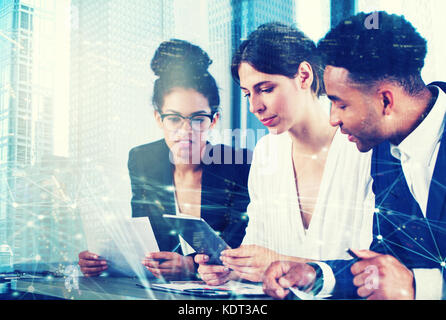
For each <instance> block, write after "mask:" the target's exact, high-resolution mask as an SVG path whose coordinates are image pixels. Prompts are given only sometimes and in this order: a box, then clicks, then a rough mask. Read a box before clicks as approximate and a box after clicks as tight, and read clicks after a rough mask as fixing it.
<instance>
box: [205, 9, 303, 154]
mask: <svg viewBox="0 0 446 320" xmlns="http://www.w3.org/2000/svg"><path fill="white" fill-rule="evenodd" d="M295 7H296V6H295V2H294V0H284V1H275V0H210V1H209V3H208V10H209V41H210V44H209V47H210V50H209V51H210V52H209V53H210V56H211V57H212V59H213V60H214V64H215V65H216V66H214V69H213V70H216V71H214V74H215V76H216V78H217V81H218V83H219V85H220V88H221V95H222V103H221V105H222V108H230V113H229V112H227V110H226V111H225V113H226V115H227V117H226V119H223V121H226V122H228V123H225V125H224V127H225V128H232V129H246V128H250V129H265V127H264V126H263V125H262V124H261V123H260V122H259V121H258V120H257V119H256V118H255V116H254V115H252V114H250V112H249V110H248V106H247V102H246V99H242V97H241V93H240V88H239V86H238V84H237V83H235V82H234V81H233V80H232V77H231V73H230V65H231V59H232V54H233V53H234V51H235V50H236V49H237V48H238V47H239V45H240V44H241V42H242V41H243V40H244V39H246V38H247V36H248V34H249V33H251V32H252V31H254V30H255V29H256V28H257V27H258V26H260V25H261V24H264V23H268V22H281V23H286V24H293V23H295V16H296V10H295ZM265 132H266V130H265ZM225 142H226V143H231V141H225ZM248 147H251V148H253V147H254V146H253V145H252V146H248Z"/></svg>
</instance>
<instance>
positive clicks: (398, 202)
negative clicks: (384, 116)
mask: <svg viewBox="0 0 446 320" xmlns="http://www.w3.org/2000/svg"><path fill="white" fill-rule="evenodd" d="M371 174H372V177H373V180H374V181H373V192H374V193H375V204H376V205H375V207H376V210H375V214H374V221H373V242H372V245H371V247H370V250H372V251H376V252H379V253H383V254H390V255H392V256H394V257H395V258H397V259H398V260H399V261H400V262H402V263H403V264H404V265H405V266H406V267H408V268H409V269H414V268H439V269H443V268H444V267H443V266H441V265H440V263H441V262H442V261H444V260H445V258H446V232H445V230H446V229H445V227H446V135H445V134H444V133H443V136H442V139H441V143H440V149H439V152H438V156H437V161H436V163H435V169H434V173H433V176H432V182H431V185H430V188H429V197H428V203H427V211H426V218H425V217H424V216H423V213H422V211H421V209H420V207H419V205H418V203H417V202H416V200H415V199H414V198H413V196H412V194H411V192H410V190H409V187H408V185H407V182H406V179H405V177H404V173H403V170H402V167H401V163H400V161H399V160H398V159H396V158H394V157H393V156H392V155H391V153H390V144H389V142H384V143H382V144H380V145H378V146H377V147H375V148H374V149H373V156H372V171H371ZM354 262H356V260H352V261H348V262H347V261H343V260H339V261H329V262H328V264H329V265H330V266H331V267H332V269H333V271H334V273H335V276H336V286H335V290H334V292H333V296H334V297H338V298H358V296H357V294H356V290H357V288H356V287H355V286H353V276H352V274H351V272H350V267H351V265H352V264H353V263H354ZM445 271H446V270H444V269H443V273H442V274H443V279H446V278H445V276H446V272H445Z"/></svg>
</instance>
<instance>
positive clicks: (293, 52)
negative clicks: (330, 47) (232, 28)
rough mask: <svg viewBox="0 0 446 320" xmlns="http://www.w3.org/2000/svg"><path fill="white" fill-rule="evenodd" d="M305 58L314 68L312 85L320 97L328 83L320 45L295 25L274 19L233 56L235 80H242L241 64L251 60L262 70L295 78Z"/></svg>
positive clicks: (233, 75) (251, 35)
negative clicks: (240, 74) (321, 58)
mask: <svg viewBox="0 0 446 320" xmlns="http://www.w3.org/2000/svg"><path fill="white" fill-rule="evenodd" d="M303 61H307V62H308V63H309V64H310V65H311V67H312V69H313V83H312V84H311V89H312V90H313V92H314V93H315V94H316V95H317V96H318V97H319V96H320V95H321V94H323V93H324V83H323V81H322V79H323V78H322V75H323V68H322V66H321V60H320V57H319V55H318V52H317V50H316V45H315V44H314V42H313V41H312V40H310V39H309V38H308V37H307V36H306V35H305V34H304V33H303V32H301V31H299V30H297V29H296V28H295V27H292V26H288V25H285V24H281V23H277V22H272V23H267V24H263V25H261V26H260V27H258V28H257V30H255V31H254V32H252V33H251V34H250V35H249V36H248V39H247V40H245V41H243V42H242V44H241V45H240V47H239V48H238V50H237V51H236V52H235V54H234V56H233V58H232V65H231V73H232V77H233V78H234V80H235V81H237V82H240V78H239V74H238V69H239V66H240V64H241V63H242V62H247V63H249V64H250V65H251V66H252V67H254V68H255V69H256V70H258V71H260V72H263V73H268V74H280V75H283V76H286V77H288V78H291V79H292V78H294V77H295V76H296V75H297V73H298V69H299V65H300V64H301V63H302V62H303Z"/></svg>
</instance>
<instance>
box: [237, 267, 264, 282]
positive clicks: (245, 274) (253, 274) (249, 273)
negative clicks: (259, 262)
mask: <svg viewBox="0 0 446 320" xmlns="http://www.w3.org/2000/svg"><path fill="white" fill-rule="evenodd" d="M233 272H234V273H235V274H236V275H237V276H238V277H239V278H241V279H244V280H248V281H252V282H262V279H263V270H262V269H258V268H248V269H245V270H243V271H238V270H234V271H233Z"/></svg>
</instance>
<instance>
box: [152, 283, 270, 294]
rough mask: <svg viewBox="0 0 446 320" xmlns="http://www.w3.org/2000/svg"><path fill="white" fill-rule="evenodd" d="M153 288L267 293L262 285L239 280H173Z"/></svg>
mask: <svg viewBox="0 0 446 320" xmlns="http://www.w3.org/2000/svg"><path fill="white" fill-rule="evenodd" d="M151 287H152V288H154V289H163V290H171V291H174V292H177V293H181V292H185V293H186V292H191V290H200V289H201V290H209V291H210V292H212V291H214V290H215V291H220V292H224V291H227V292H228V295H229V294H236V295H244V296H250V295H251V296H252V295H255V296H263V295H265V293H264V292H263V289H262V286H261V285H257V284H250V283H244V282H238V281H229V282H227V283H225V284H223V285H220V286H209V285H207V284H206V283H204V282H200V283H197V282H183V281H177V282H171V283H165V284H164V283H163V284H158V283H157V284H152V285H151Z"/></svg>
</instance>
